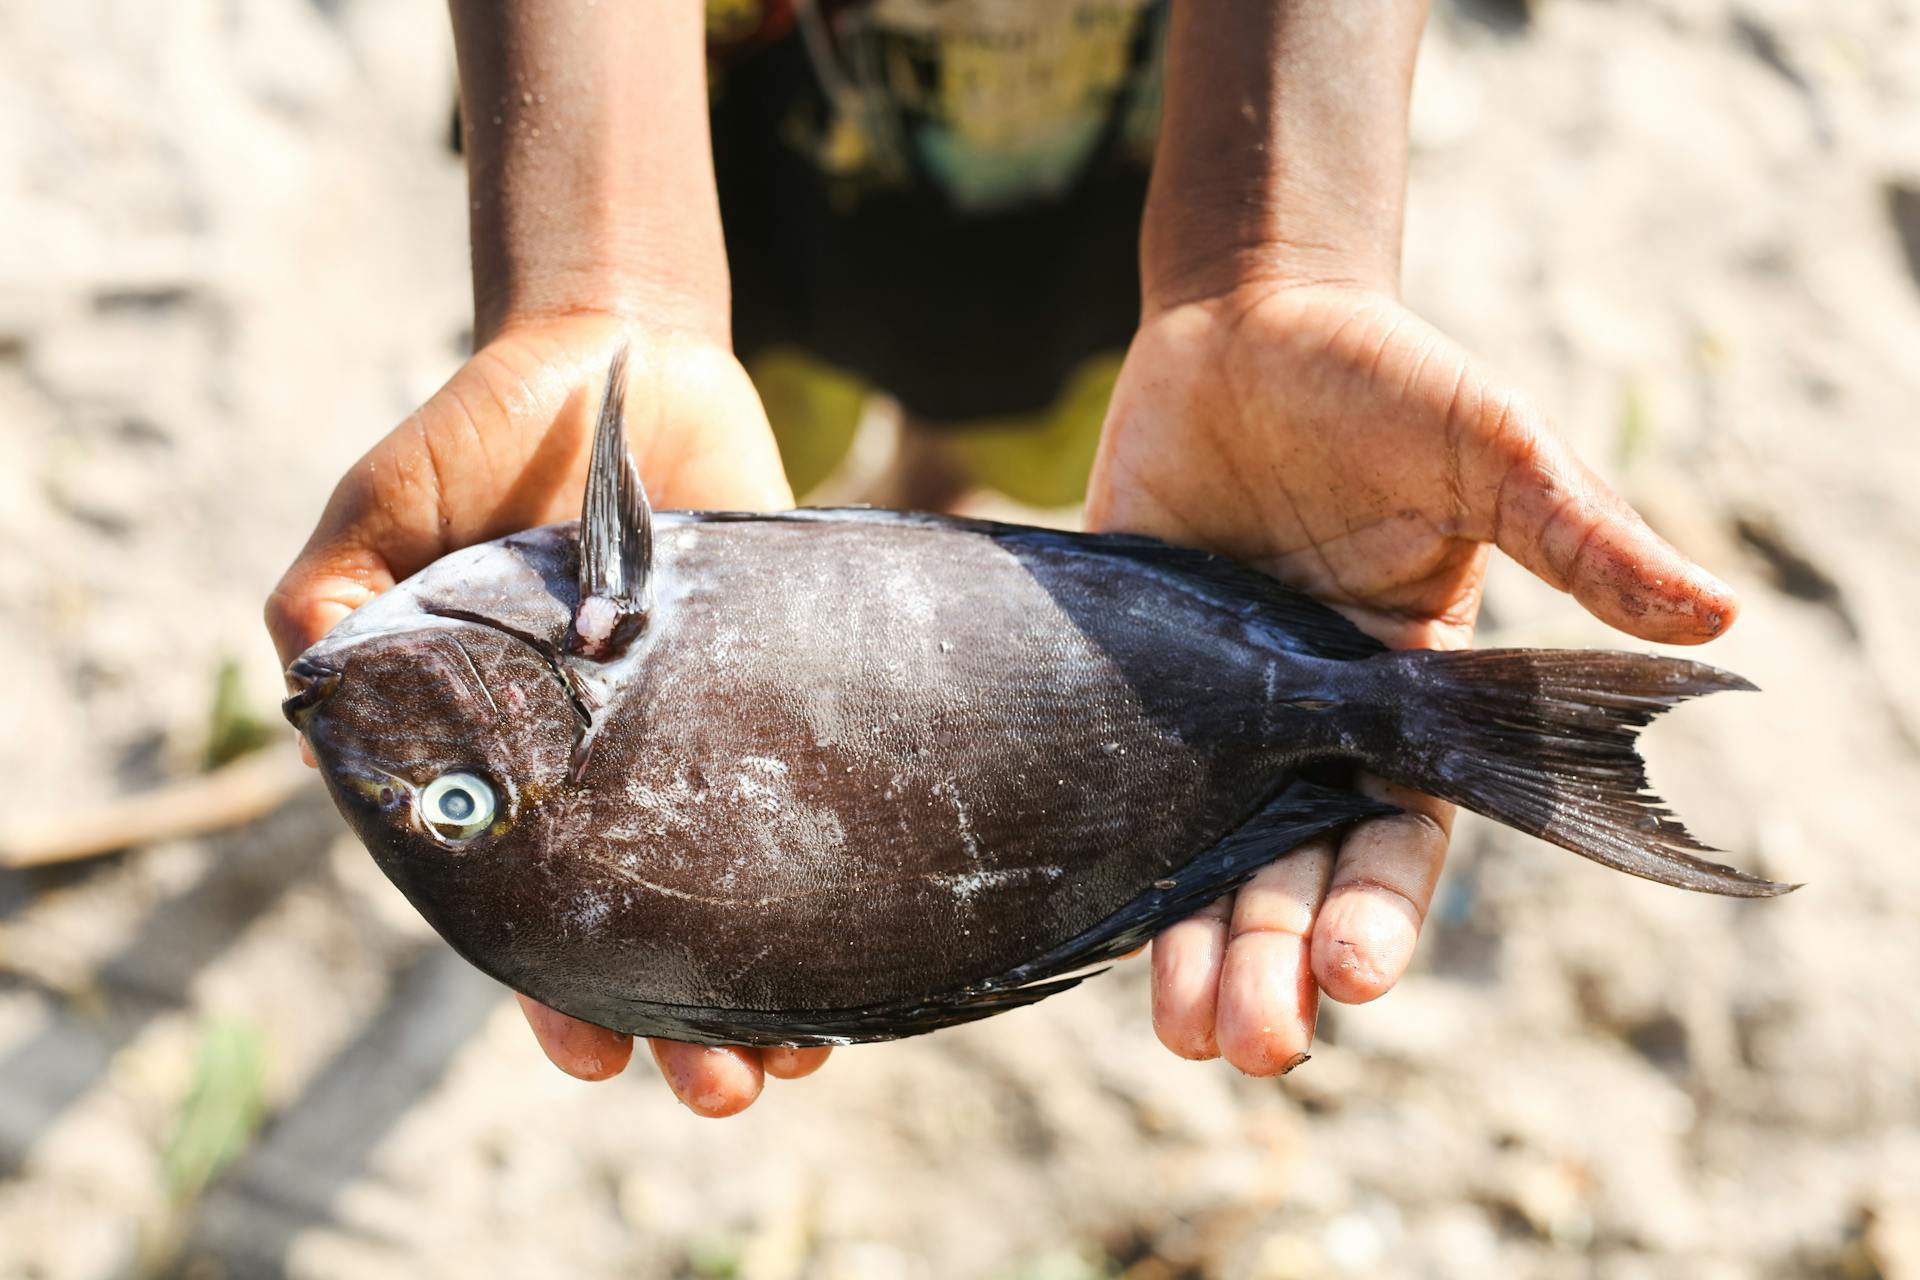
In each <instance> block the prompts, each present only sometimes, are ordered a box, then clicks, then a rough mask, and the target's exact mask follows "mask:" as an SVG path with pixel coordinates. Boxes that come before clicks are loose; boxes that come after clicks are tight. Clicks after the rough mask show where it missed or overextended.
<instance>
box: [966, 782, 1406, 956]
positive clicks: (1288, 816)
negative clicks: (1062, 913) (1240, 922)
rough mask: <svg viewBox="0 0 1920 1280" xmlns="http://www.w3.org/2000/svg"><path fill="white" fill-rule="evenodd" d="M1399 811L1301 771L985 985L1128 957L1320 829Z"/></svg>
mask: <svg viewBox="0 0 1920 1280" xmlns="http://www.w3.org/2000/svg"><path fill="white" fill-rule="evenodd" d="M1399 812H1400V810H1399V809H1398V808H1396V807H1395V806H1393V805H1390V804H1386V803H1384V802H1382V801H1379V800H1374V799H1372V798H1371V797H1368V796H1363V795H1361V794H1360V793H1359V792H1357V791H1349V790H1346V789H1345V788H1342V787H1328V786H1322V785H1321V784H1319V783H1317V782H1309V781H1307V780H1306V779H1304V778H1296V779H1294V780H1293V781H1292V782H1290V783H1288V784H1287V786H1285V787H1284V788H1282V789H1281V790H1280V791H1279V792H1278V793H1276V794H1275V795H1274V796H1273V797H1272V798H1271V799H1269V800H1268V801H1267V802H1266V804H1265V805H1264V806H1262V807H1261V808H1260V809H1259V811H1257V812H1256V813H1255V814H1254V815H1253V816H1252V817H1251V818H1249V819H1247V821H1245V822H1243V823H1241V824H1240V825H1239V826H1238V827H1235V828H1234V829H1233V830H1232V831H1230V832H1228V833H1227V834H1226V835H1224V836H1222V837H1221V838H1220V839H1219V840H1218V841H1216V842H1215V843H1214V844H1213V845H1212V846H1211V847H1210V848H1208V849H1207V850H1206V851H1205V852H1203V853H1201V854H1200V855H1199V856H1198V857H1196V858H1194V859H1193V860H1192V861H1191V862H1189V863H1187V864H1186V865H1185V866H1183V867H1180V868H1179V869H1177V870H1175V871H1173V872H1170V873H1169V874H1168V875H1167V876H1166V877H1165V878H1163V879H1160V880H1157V881H1155V882H1154V883H1153V885H1152V886H1151V887H1150V888H1148V889H1147V890H1146V891H1144V892H1143V893H1141V894H1140V895H1139V896H1138V897H1136V898H1134V899H1133V900H1132V901H1131V902H1129V903H1127V904H1126V905H1125V906H1124V907H1122V908H1120V910H1118V911H1116V912H1115V913H1114V914H1113V915H1111V916H1109V917H1107V918H1106V919H1105V920H1103V921H1101V922H1100V923H1099V924H1097V925H1095V926H1094V927H1093V928H1092V929H1089V930H1088V931H1087V932H1085V933H1083V934H1081V935H1080V936H1079V937H1076V938H1072V939H1069V940H1068V941H1066V942H1064V943H1062V944H1060V945H1059V946H1058V947H1055V948H1054V949H1053V950H1052V951H1049V952H1047V953H1046V954H1044V955H1042V956H1039V957H1037V958H1035V959H1033V960H1030V961H1028V962H1027V963H1026V964H1023V965H1021V966H1020V967H1019V968H1018V969H1015V970H1014V971H1013V972H1011V973H1009V974H1007V975H1005V976H1004V977H1002V978H997V979H994V980H993V982H992V983H990V984H985V985H992V986H999V985H1000V984H1004V983H1016V984H1017V983H1026V982H1033V981H1037V980H1041V979H1046V978H1050V977H1053V976H1054V975H1056V974H1063V973H1070V972H1072V971H1073V970H1075V969H1080V968H1084V967H1086V966H1088V965H1096V964H1101V963H1104V962H1105V961H1108V960H1112V959H1115V958H1117V957H1119V956H1123V955H1125V954H1126V953H1127V952H1129V951H1132V950H1134V949H1135V948H1136V947H1139V946H1141V945H1143V944H1144V943H1146V942H1148V941H1150V940H1151V939H1152V938H1153V936H1154V935H1155V934H1157V933H1159V932H1160V931H1161V930H1162V929H1165V928H1166V927H1167V926H1168V925H1171V924H1174V923H1176V922H1177V921H1180V920H1184V919H1186V918H1187V917H1188V916H1190V915H1192V914H1193V913H1194V912H1196V911H1198V910H1199V909H1200V908H1201V907H1204V906H1206V905H1207V904H1208V903H1209V902H1212V901H1213V900H1214V899H1215V898H1218V897H1219V896H1220V895H1222V894H1224V893H1230V892H1232V891H1233V890H1234V889H1237V888H1238V887H1239V886H1240V885H1242V884H1244V883H1245V882H1246V881H1247V880H1249V879H1250V878H1252V876H1253V874H1254V873H1255V872H1257V871H1259V870H1260V869H1261V868H1262V867H1264V866H1266V865H1267V864H1268V863H1270V862H1273V861H1274V860H1275V859H1277V858H1279V857H1282V856H1284V855H1285V854H1287V853H1289V852H1291V851H1292V850H1293V849H1295V848H1297V847H1298V846H1300V845H1301V844H1304V843H1305V842H1306V841H1308V840H1311V839H1313V838H1314V837H1315V836H1319V835H1325V834H1326V833H1327V832H1329V831H1333V830H1336V829H1338V828H1340V827H1344V826H1347V825H1348V824H1350V823H1354V822H1358V821H1359V820H1361V819H1362V818H1377V817H1385V816H1387V815H1389V814H1394V813H1399Z"/></svg>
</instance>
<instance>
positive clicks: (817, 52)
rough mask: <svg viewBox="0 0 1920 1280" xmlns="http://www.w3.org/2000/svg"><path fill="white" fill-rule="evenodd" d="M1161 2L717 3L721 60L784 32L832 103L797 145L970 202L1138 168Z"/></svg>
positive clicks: (985, 204)
mask: <svg viewBox="0 0 1920 1280" xmlns="http://www.w3.org/2000/svg"><path fill="white" fill-rule="evenodd" d="M1163 10H1164V6H1163V4H1161V3H1158V2H1157V0H865V2H861V3H846V2H843V3H829V2H825V0H709V2H708V24H709V27H708V29H709V34H710V40H711V42H712V45H713V47H714V48H715V50H716V53H717V54H718V55H719V56H721V57H723V58H724V57H728V56H733V55H736V54H737V53H738V52H739V51H743V50H747V49H751V48H755V47H758V46H760V45H763V44H765V43H767V42H768V41H770V40H772V39H777V38H780V36H781V35H784V34H786V33H787V32H789V31H791V32H792V33H793V36H794V38H796V39H798V40H800V41H801V42H802V43H803V45H804V48H805V50H806V53H807V57H808V61H809V62H810V64H811V65H812V67H813V69H814V72H815V74H816V76H817V77H818V80H819V85H820V88H821V90H822V92H823V93H824V95H825V97H826V100H827V103H828V105H829V113H828V116H827V118H826V119H825V120H824V121H812V120H810V119H803V118H802V117H800V116H798V115H796V118H795V120H794V122H793V125H792V127H790V129H789V130H788V132H789V134H790V141H791V142H792V143H793V144H794V145H797V146H800V147H801V148H802V149H803V150H805V151H806V152H807V153H808V154H810V155H811V156H812V158H813V159H814V161H815V163H816V164H817V165H818V166H819V168H820V169H821V170H822V171H823V172H824V173H827V174H831V175H836V176H840V177H851V178H860V179H865V180H867V181H870V182H876V183H878V184H880V185H900V184H904V183H909V182H914V181H922V182H926V183H929V184H931V185H933V186H936V187H938V188H940V189H941V190H943V191H944V192H946V193H947V195H948V196H949V197H950V198H951V199H952V200H953V201H954V202H955V204H956V205H958V206H960V207H963V208H969V209H976V210H985V209H992V208H998V207H1004V206H1007V205H1010V204H1016V203H1020V202H1023V201H1028V200H1034V199H1044V198H1047V197H1049V196H1054V195H1057V194H1059V193H1060V192H1061V191H1063V190H1065V189H1066V188H1067V187H1068V186H1070V185H1071V184H1072V183H1073V181H1074V180H1075V178H1077V177H1078V176H1079V175H1080V174H1081V173H1082V172H1084V171H1085V169H1086V167H1087V166H1088V164H1089V163H1091V162H1093V161H1094V159H1095V158H1096V157H1097V156H1099V155H1101V154H1102V152H1103V149H1105V148H1114V149H1117V150H1121V151H1123V152H1125V153H1126V155H1127V156H1128V158H1129V159H1132V160H1134V161H1135V162H1137V163H1141V164H1144V163H1145V161H1146V158H1147V155H1148V154H1149V153H1150V151H1151V147H1152V140H1153V135H1154V132H1155V130H1156V129H1157V126H1158V119H1159V101H1160V82H1159V68H1160V56H1159V55H1160V42H1161V39H1162V27H1163V23H1162V21H1161V19H1162V16H1163Z"/></svg>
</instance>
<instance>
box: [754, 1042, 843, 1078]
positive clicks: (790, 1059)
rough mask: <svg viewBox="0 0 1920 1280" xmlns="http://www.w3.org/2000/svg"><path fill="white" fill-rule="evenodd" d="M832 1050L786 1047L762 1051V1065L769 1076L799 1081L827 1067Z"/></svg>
mask: <svg viewBox="0 0 1920 1280" xmlns="http://www.w3.org/2000/svg"><path fill="white" fill-rule="evenodd" d="M832 1052H833V1050H831V1049H789V1048H786V1047H784V1046H782V1047H778V1048H773V1049H765V1050H762V1051H761V1054H760V1059H761V1064H762V1065H763V1066H764V1067H765V1068H766V1072H767V1074H768V1075H770V1076H773V1077H775V1078H777V1079H780V1080H798V1079H800V1078H801V1077H802V1076H810V1075H812V1074H813V1073H814V1072H816V1071H818V1070H819V1069H820V1068H821V1067H823V1066H825V1065H826V1062H827V1055H828V1054H830V1053H832Z"/></svg>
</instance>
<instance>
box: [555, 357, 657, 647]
mask: <svg viewBox="0 0 1920 1280" xmlns="http://www.w3.org/2000/svg"><path fill="white" fill-rule="evenodd" d="M626 396H627V347H626V344H625V343H622V344H621V346H620V349H619V350H618V351H616V352H614V354H613V364H612V365H611V366H610V367H609V368H608V369H607V389H606V394H605V395H603V396H602V397H601V400H600V420H599V422H598V423H597V424H595V426H594V429H593V454H592V458H591V460H590V461H589V462H588V464H587V500H586V506H585V507H584V509H583V510H582V511H581V513H580V607H579V610H578V611H577V612H576V613H575V614H574V619H573V644H572V646H571V647H572V648H573V649H574V651H575V652H578V653H582V654H585V655H586V656H588V657H604V656H609V655H610V654H611V653H613V652H617V651H618V650H619V649H620V648H623V647H624V644H625V641H626V640H627V639H630V638H631V636H632V635H633V634H634V633H635V632H636V631H637V630H638V628H639V626H640V624H641V623H643V622H644V620H645V618H646V614H647V609H648V606H649V604H650V602H651V591H650V585H651V584H650V578H651V575H652V570H653V508H652V507H651V506H649V505H648V504H647V490H646V486H644V485H643V484H641V482H640V468H639V467H638V466H636V465H635V464H634V461H633V451H632V449H631V448H629V447H628V444H627V410H626Z"/></svg>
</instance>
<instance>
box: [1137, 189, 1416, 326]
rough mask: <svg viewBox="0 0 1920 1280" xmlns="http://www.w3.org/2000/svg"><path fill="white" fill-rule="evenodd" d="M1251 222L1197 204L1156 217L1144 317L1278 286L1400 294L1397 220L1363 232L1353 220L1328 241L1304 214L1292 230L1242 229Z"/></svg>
mask: <svg viewBox="0 0 1920 1280" xmlns="http://www.w3.org/2000/svg"><path fill="white" fill-rule="evenodd" d="M1274 198H1275V199H1281V200H1284V199H1287V197H1285V196H1276V197H1274ZM1244 221H1245V214H1244V211H1241V210H1219V209H1212V208H1208V207H1205V206H1192V205H1189V206H1187V207H1183V208H1179V209H1175V210H1170V211H1165V212H1162V213H1160V214H1159V216H1157V217H1155V216H1150V217H1149V218H1148V220H1147V222H1146V223H1145V224H1144V227H1143V232H1142V251H1141V294H1142V298H1141V302H1142V306H1141V312H1142V315H1143V317H1145V316H1152V315H1156V314H1159V313H1161V312H1164V311H1168V310H1171V309H1173V308H1174V307H1178V306H1183V305H1187V304H1189V303H1195V302H1217V301H1224V300H1227V299H1231V298H1233V297H1235V296H1236V295H1241V294H1246V293H1268V292H1271V291H1273V290H1275V289H1291V288H1304V287H1311V286H1331V287H1340V288H1349V289H1355V290H1364V291H1366V292H1369V293H1377V294H1384V295H1387V296H1389V297H1393V296H1397V294H1398V292H1399V252H1398V243H1397V240H1398V236H1397V222H1396V224H1395V226H1396V232H1394V233H1382V234H1379V235H1375V236H1367V235H1364V234H1357V229H1356V228H1355V227H1354V226H1353V224H1352V223H1351V222H1349V223H1348V224H1347V225H1346V226H1345V227H1342V228H1341V229H1340V231H1341V234H1338V235H1324V236H1321V235H1313V234H1309V233H1307V231H1306V230H1305V228H1303V227H1302V226H1300V223H1301V221H1302V217H1301V216H1300V214H1299V213H1297V212H1295V213H1293V214H1292V215H1291V216H1288V217H1286V218H1285V221H1286V222H1288V224H1289V226H1288V228H1287V229H1286V230H1284V231H1275V230H1272V229H1254V228H1248V227H1245V226H1241V225H1236V224H1239V223H1242V222H1244Z"/></svg>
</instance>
